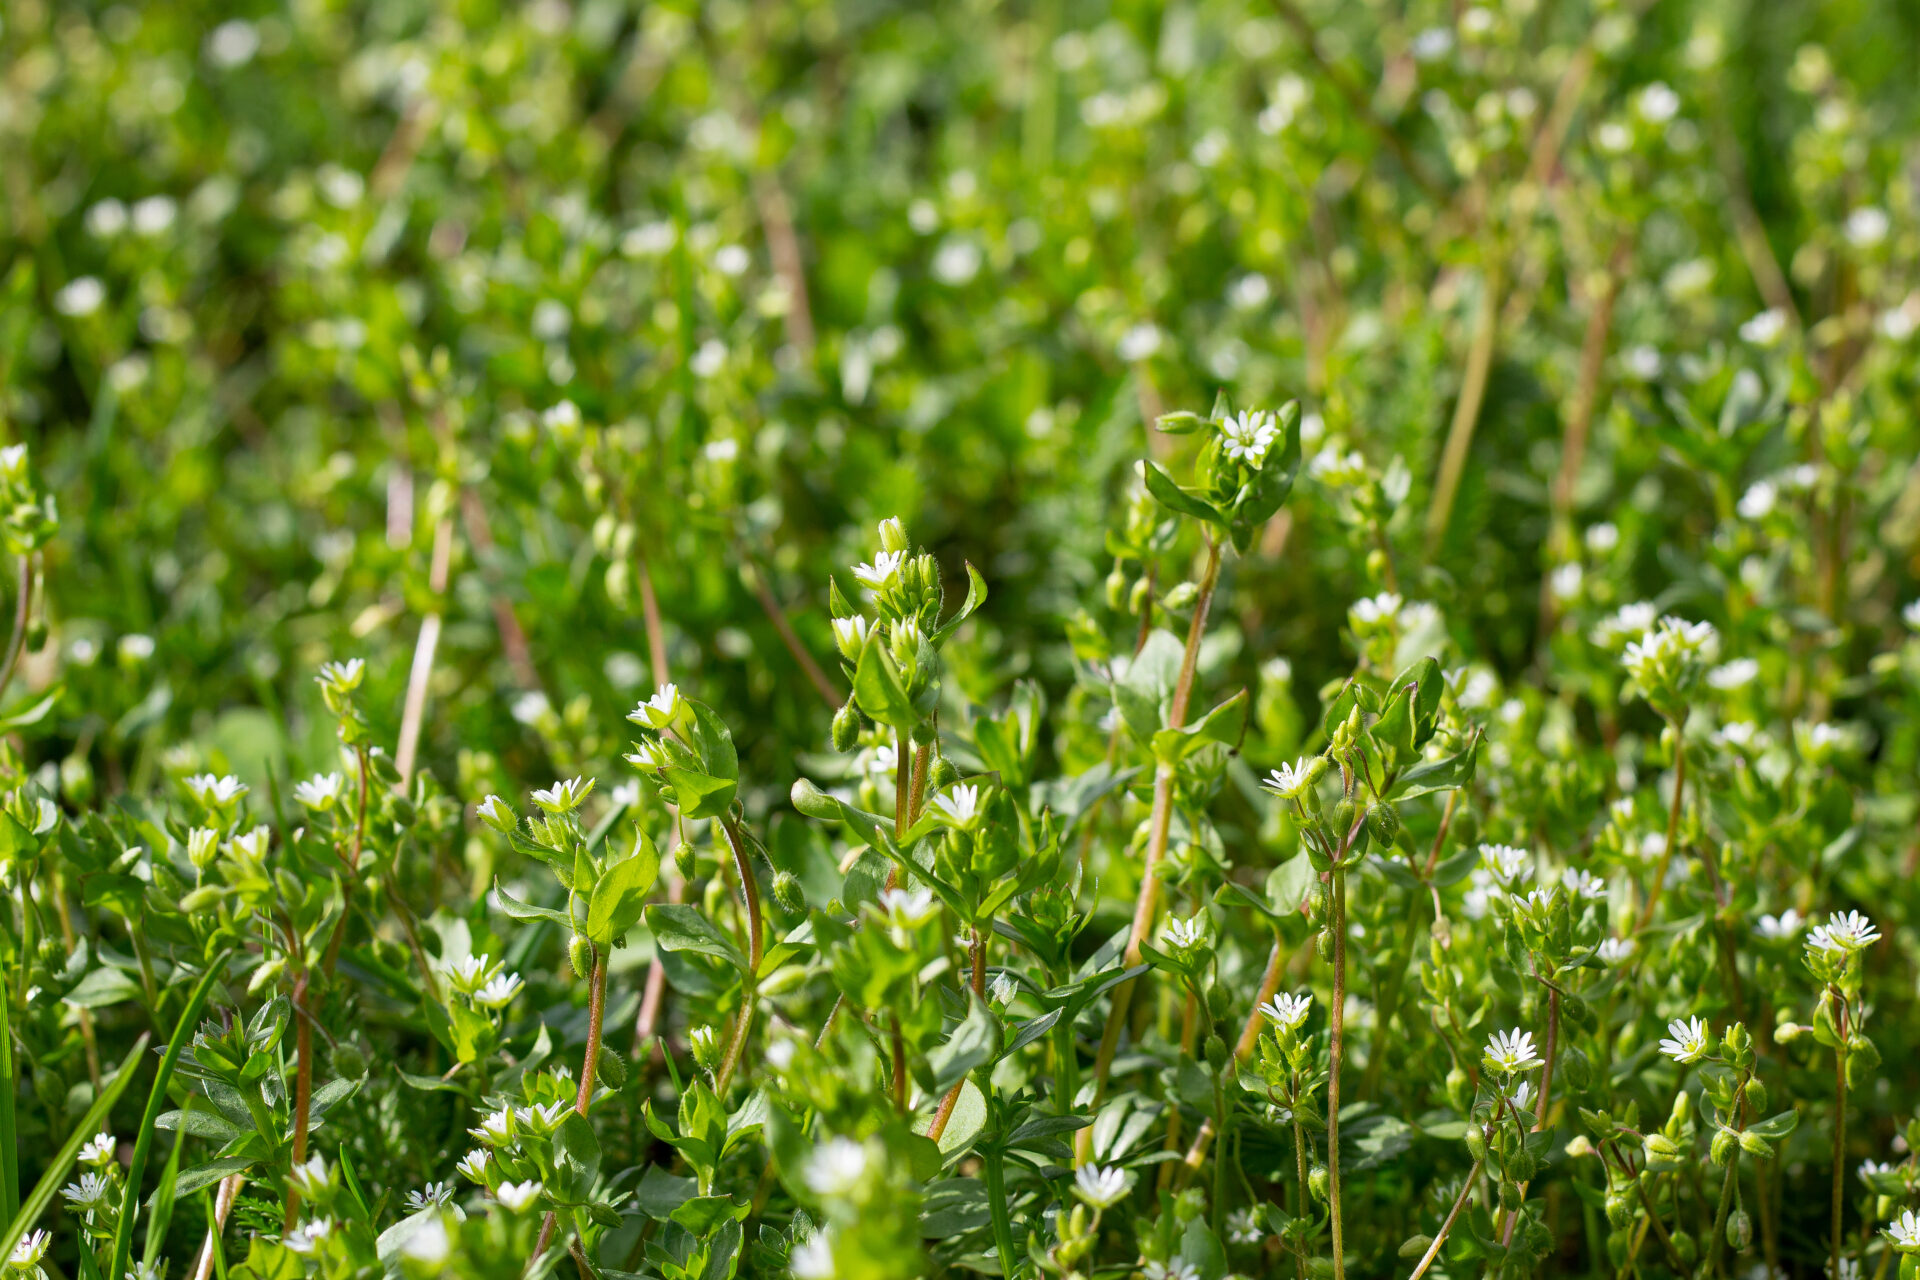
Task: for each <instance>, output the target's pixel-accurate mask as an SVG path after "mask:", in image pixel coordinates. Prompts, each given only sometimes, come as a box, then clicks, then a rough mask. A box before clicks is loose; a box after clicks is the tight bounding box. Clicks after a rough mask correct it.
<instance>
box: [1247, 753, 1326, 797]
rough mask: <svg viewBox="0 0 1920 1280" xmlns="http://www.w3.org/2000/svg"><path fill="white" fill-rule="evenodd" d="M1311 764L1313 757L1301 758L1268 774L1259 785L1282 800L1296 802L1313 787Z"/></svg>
mask: <svg viewBox="0 0 1920 1280" xmlns="http://www.w3.org/2000/svg"><path fill="white" fill-rule="evenodd" d="M1313 763H1314V757H1312V756H1302V757H1301V758H1300V759H1298V760H1296V761H1294V762H1293V763H1292V764H1283V765H1281V766H1280V767H1279V768H1278V769H1275V770H1274V771H1273V772H1271V773H1269V774H1268V775H1267V779H1266V781H1265V782H1262V783H1261V784H1260V785H1261V786H1263V787H1265V788H1266V789H1267V790H1269V791H1271V792H1273V794H1275V795H1277V796H1279V797H1280V798H1281V799H1283V800H1298V799H1299V798H1300V797H1301V796H1303V795H1305V794H1306V791H1307V788H1308V787H1310V786H1312V785H1313Z"/></svg>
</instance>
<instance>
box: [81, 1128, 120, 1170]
mask: <svg viewBox="0 0 1920 1280" xmlns="http://www.w3.org/2000/svg"><path fill="white" fill-rule="evenodd" d="M115 1145H116V1144H115V1143H114V1140H113V1135H112V1134H110V1133H96V1134H94V1135H93V1136H92V1137H91V1138H88V1139H87V1145H85V1146H84V1147H81V1148H80V1163H81V1164H90V1165H92V1166H94V1167H95V1168H100V1167H102V1166H104V1165H107V1164H111V1163H112V1162H113V1157H114V1151H115Z"/></svg>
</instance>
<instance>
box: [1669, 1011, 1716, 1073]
mask: <svg viewBox="0 0 1920 1280" xmlns="http://www.w3.org/2000/svg"><path fill="white" fill-rule="evenodd" d="M1667 1036H1668V1038H1667V1039H1664V1040H1662V1041H1661V1042H1660V1052H1661V1053H1664V1054H1666V1055H1667V1056H1668V1057H1669V1058H1672V1059H1673V1060H1674V1061H1675V1062H1683V1063H1684V1062H1698V1061H1700V1059H1702V1058H1704V1057H1706V1056H1707V1046H1708V1040H1709V1036H1708V1033H1707V1024H1706V1023H1705V1022H1704V1021H1702V1020H1701V1019H1699V1018H1692V1019H1687V1018H1675V1019H1674V1020H1673V1021H1672V1022H1669V1023H1668V1024H1667Z"/></svg>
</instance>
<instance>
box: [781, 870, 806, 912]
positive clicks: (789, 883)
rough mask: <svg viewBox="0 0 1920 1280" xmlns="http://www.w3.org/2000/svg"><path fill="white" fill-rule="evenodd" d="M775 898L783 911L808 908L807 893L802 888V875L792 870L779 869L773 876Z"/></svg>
mask: <svg viewBox="0 0 1920 1280" xmlns="http://www.w3.org/2000/svg"><path fill="white" fill-rule="evenodd" d="M773 900H774V902H776V903H778V904H779V907H780V909H781V910H782V911H786V912H789V913H791V912H796V911H805V910H806V909H807V895H806V894H805V893H803V892H802V891H801V889H800V877H798V876H796V875H794V874H793V872H791V871H778V872H775V873H774V877H773Z"/></svg>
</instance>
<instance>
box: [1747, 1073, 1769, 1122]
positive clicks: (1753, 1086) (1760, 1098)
mask: <svg viewBox="0 0 1920 1280" xmlns="http://www.w3.org/2000/svg"><path fill="white" fill-rule="evenodd" d="M1744 1092H1745V1093H1746V1095H1747V1114H1748V1115H1755V1116H1763V1115H1765V1114H1767V1086H1765V1085H1764V1084H1761V1083H1760V1080H1759V1078H1758V1077H1753V1078H1750V1079H1749V1080H1748V1081H1747V1083H1746V1086H1745V1088H1744Z"/></svg>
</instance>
